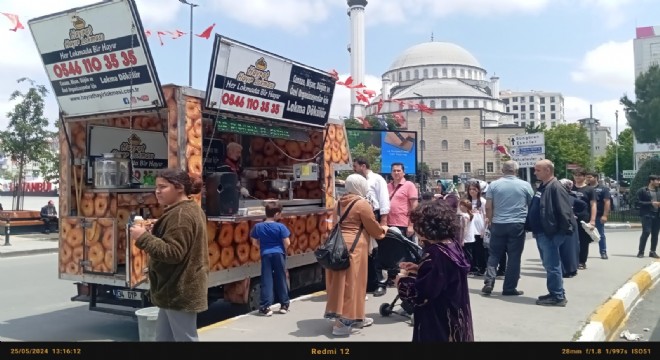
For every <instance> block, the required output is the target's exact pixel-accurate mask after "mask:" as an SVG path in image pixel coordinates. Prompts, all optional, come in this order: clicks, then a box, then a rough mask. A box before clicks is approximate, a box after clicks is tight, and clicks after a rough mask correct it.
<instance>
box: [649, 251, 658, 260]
mask: <svg viewBox="0 0 660 360" xmlns="http://www.w3.org/2000/svg"><path fill="white" fill-rule="evenodd" d="M649 257H652V258H654V259H660V256H658V254H656V253H655V251H651V252H650V253H649Z"/></svg>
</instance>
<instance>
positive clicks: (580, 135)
mask: <svg viewBox="0 0 660 360" xmlns="http://www.w3.org/2000/svg"><path fill="white" fill-rule="evenodd" d="M590 144H591V143H590V142H589V137H588V136H587V131H586V130H585V128H584V127H582V126H580V125H579V124H559V125H557V126H555V127H553V128H551V129H548V130H546V131H545V158H546V159H549V160H551V161H552V162H553V163H554V164H555V174H557V177H562V176H564V174H565V173H566V165H567V164H578V165H580V166H586V165H587V164H589V149H590Z"/></svg>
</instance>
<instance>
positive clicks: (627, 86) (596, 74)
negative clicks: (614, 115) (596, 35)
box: [571, 40, 635, 93]
mask: <svg viewBox="0 0 660 360" xmlns="http://www.w3.org/2000/svg"><path fill="white" fill-rule="evenodd" d="M634 65H635V61H634V55H633V45H632V40H629V41H625V42H614V41H610V42H607V43H605V44H601V45H599V46H598V47H596V48H595V49H592V50H590V51H588V52H587V53H586V54H585V55H584V57H583V59H582V62H581V64H580V68H579V69H578V70H576V71H573V72H572V73H571V78H572V79H573V81H575V82H578V83H588V84H593V85H599V86H604V87H608V88H611V89H616V90H621V92H622V93H623V92H626V91H628V92H630V90H631V89H633V88H634V85H635V74H634V70H635V66H634Z"/></svg>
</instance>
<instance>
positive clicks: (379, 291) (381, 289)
mask: <svg viewBox="0 0 660 360" xmlns="http://www.w3.org/2000/svg"><path fill="white" fill-rule="evenodd" d="M386 293H387V289H386V288H385V287H382V286H379V287H378V289H376V291H374V297H379V296H383V295H385V294H386Z"/></svg>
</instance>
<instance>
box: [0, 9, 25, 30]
mask: <svg viewBox="0 0 660 360" xmlns="http://www.w3.org/2000/svg"><path fill="white" fill-rule="evenodd" d="M0 14H2V15H4V16H6V17H7V19H9V21H11V26H13V28H12V29H9V31H14V32H16V30H19V29H25V28H24V27H23V24H21V21H20V20H19V19H18V15H16V14H9V13H0Z"/></svg>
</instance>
